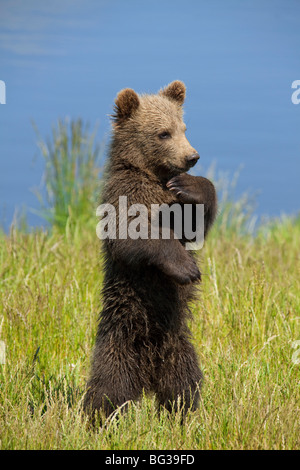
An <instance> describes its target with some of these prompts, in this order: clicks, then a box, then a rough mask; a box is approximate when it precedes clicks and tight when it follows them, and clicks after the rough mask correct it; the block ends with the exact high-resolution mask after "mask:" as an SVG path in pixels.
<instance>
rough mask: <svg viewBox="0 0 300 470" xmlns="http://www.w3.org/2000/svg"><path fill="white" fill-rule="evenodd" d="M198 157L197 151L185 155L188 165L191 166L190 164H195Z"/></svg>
mask: <svg viewBox="0 0 300 470" xmlns="http://www.w3.org/2000/svg"><path fill="white" fill-rule="evenodd" d="M199 158H200V155H199V154H198V153H193V154H192V155H189V156H188V157H186V161H187V164H188V165H189V167H190V168H192V166H194V165H196V163H197V161H198V160H199Z"/></svg>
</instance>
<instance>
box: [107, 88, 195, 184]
mask: <svg viewBox="0 0 300 470" xmlns="http://www.w3.org/2000/svg"><path fill="white" fill-rule="evenodd" d="M184 98H185V85H184V83H182V82H180V81H178V80H177V81H174V82H172V83H170V84H169V85H168V86H167V87H165V88H164V89H162V90H160V91H159V93H158V94H156V95H147V94H146V95H140V96H139V95H137V94H136V93H135V91H134V90H132V89H129V88H127V89H124V90H121V91H120V92H119V93H118V95H117V98H116V101H115V114H114V116H113V119H114V123H113V132H114V142H115V143H118V144H119V145H118V155H119V156H120V154H121V155H122V158H123V159H126V160H127V161H130V163H131V164H133V165H136V166H138V167H143V168H147V169H148V170H150V171H151V172H153V173H154V174H155V175H156V176H158V177H159V178H163V179H165V178H170V177H171V176H174V175H175V174H179V173H182V172H185V171H187V170H188V169H189V168H190V167H191V166H190V165H189V164H188V161H187V159H188V157H190V156H192V155H197V152H196V150H195V149H194V148H193V147H192V146H191V145H190V143H189V142H188V140H187V138H186V136H185V131H186V126H185V124H184V122H183V109H182V105H183V102H184ZM118 158H119V157H118Z"/></svg>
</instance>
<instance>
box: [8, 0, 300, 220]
mask: <svg viewBox="0 0 300 470" xmlns="http://www.w3.org/2000/svg"><path fill="white" fill-rule="evenodd" d="M299 20H300V2H299V1H298V0H289V1H286V0H277V1H276V0H265V1H261V0H260V1H259V0H251V1H250V0H243V1H241V0H226V2H225V1H224V0H223V1H222V0H210V1H208V0H200V1H199V0H194V1H193V0H187V1H186V2H183V1H182V0H172V1H170V0H164V1H162V0H160V1H158V0H151V1H147V0H145V1H134V0H128V1H124V0H123V1H121V0H111V1H101V0H100V1H99V0H98V1H96V0H60V1H58V0H53V1H51V2H41V1H39V0H27V1H26V2H25V1H22V0H11V1H9V2H8V1H7V0H0V80H3V81H4V82H5V84H6V104H1V105H0V159H1V160H0V161H1V164H0V220H4V222H5V226H6V227H7V226H8V225H9V224H10V223H11V221H12V218H13V215H14V213H15V210H16V208H21V207H22V206H26V207H27V208H38V206H39V205H38V202H37V199H36V197H35V196H34V194H33V193H32V192H31V189H32V188H33V187H37V186H39V185H40V184H41V179H42V174H43V160H42V157H41V156H40V154H39V150H38V147H37V144H36V141H37V138H36V134H35V132H34V130H33V126H32V121H34V122H35V123H36V125H37V127H38V129H39V131H40V134H41V135H42V137H44V138H46V137H47V136H50V134H51V127H52V125H53V124H54V123H55V122H56V121H57V119H58V118H59V117H65V116H69V117H71V118H78V117H81V118H82V119H83V120H84V121H88V122H89V123H90V124H91V126H92V127H93V125H94V124H95V123H96V122H97V123H98V133H97V140H98V141H101V140H102V139H103V138H104V137H105V136H106V138H107V136H108V135H109V118H108V115H109V114H110V113H111V111H112V105H113V100H114V98H115V96H116V94H117V92H118V91H119V90H120V89H121V88H124V87H131V88H134V89H135V90H136V91H137V92H156V91H157V90H159V89H160V88H161V87H162V86H164V85H166V84H167V83H169V82H171V81H172V80H174V79H181V80H183V81H184V82H185V83H186V86H187V99H186V104H185V113H186V114H185V120H186V123H187V127H188V133H187V136H188V138H189V140H190V142H191V144H192V145H193V146H194V147H195V148H196V149H197V150H198V151H199V153H200V155H201V160H200V163H201V167H202V171H203V172H205V171H206V170H207V168H209V167H210V165H211V164H212V162H214V163H215V165H216V168H217V170H218V171H222V172H223V171H224V172H227V173H228V174H229V175H233V174H234V173H235V171H236V170H237V169H238V168H240V167H241V166H242V170H241V173H240V176H239V179H238V184H237V190H236V191H237V194H240V193H242V192H244V191H250V192H252V193H256V192H258V193H259V195H258V197H257V209H256V212H257V214H258V215H262V214H266V215H269V216H274V215H280V214H281V213H287V214H293V213H297V212H298V211H299V210H300V184H299V176H300V133H299V131H300V104H293V103H292V101H291V96H292V93H293V91H295V90H293V89H292V88H291V85H292V82H293V81H294V80H299V79H300V27H299ZM299 96H300V95H299ZM28 220H29V223H30V224H31V225H38V224H42V223H43V220H42V219H40V218H39V217H37V216H36V215H33V214H31V213H30V212H28Z"/></svg>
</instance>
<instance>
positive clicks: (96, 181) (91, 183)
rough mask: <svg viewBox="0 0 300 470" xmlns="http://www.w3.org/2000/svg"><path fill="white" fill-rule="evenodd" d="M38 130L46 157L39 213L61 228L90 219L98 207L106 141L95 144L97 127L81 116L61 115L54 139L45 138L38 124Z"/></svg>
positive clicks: (39, 143) (39, 144)
mask: <svg viewBox="0 0 300 470" xmlns="http://www.w3.org/2000/svg"><path fill="white" fill-rule="evenodd" d="M35 128H36V126H35ZM36 132H37V135H38V146H39V148H40V151H41V154H42V156H43V158H44V161H45V174H44V185H45V187H44V188H42V191H41V190H37V189H36V190H35V194H36V196H37V197H38V200H39V202H40V205H41V209H40V210H39V211H38V214H39V215H40V216H42V217H43V218H44V219H46V220H47V221H48V222H49V224H50V225H51V226H54V227H56V228H57V229H58V230H59V231H64V230H65V228H66V225H67V224H68V225H69V226H71V227H74V225H75V224H76V223H77V224H78V223H81V224H82V225H84V224H86V223H90V221H91V219H92V217H93V215H94V212H95V210H96V207H97V198H98V197H99V191H100V175H101V171H102V166H101V164H102V159H103V145H97V144H95V134H96V131H95V130H94V131H93V132H92V133H91V132H90V131H89V127H88V126H87V125H86V124H84V123H83V122H82V120H81V119H78V120H75V121H74V120H72V121H70V120H67V119H65V120H62V119H59V120H58V122H57V125H56V126H53V128H52V136H51V138H50V139H49V138H48V139H46V140H43V139H42V138H41V136H40V134H39V132H38V130H37V128H36Z"/></svg>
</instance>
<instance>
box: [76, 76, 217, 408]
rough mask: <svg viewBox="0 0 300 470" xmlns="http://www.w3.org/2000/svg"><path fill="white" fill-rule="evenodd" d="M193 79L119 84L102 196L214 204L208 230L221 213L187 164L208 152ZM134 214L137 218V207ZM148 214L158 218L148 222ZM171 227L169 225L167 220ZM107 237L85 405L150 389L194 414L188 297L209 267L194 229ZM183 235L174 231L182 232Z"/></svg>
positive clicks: (195, 380)
mask: <svg viewBox="0 0 300 470" xmlns="http://www.w3.org/2000/svg"><path fill="white" fill-rule="evenodd" d="M185 91H186V90H185V85H184V84H183V83H182V82H181V81H174V82H172V83H171V84H169V85H168V86H167V87H166V88H164V89H163V90H161V91H160V92H159V93H158V94H156V95H141V96H140V95H137V94H136V93H135V92H134V91H133V90H131V89H124V90H122V91H120V92H119V94H118V96H117V98H116V101H115V114H114V115H113V133H112V141H111V146H110V154H109V160H108V168H107V175H106V180H105V186H104V191H103V195H102V202H103V203H106V204H111V205H113V206H114V207H115V210H116V215H117V217H116V218H117V221H116V225H117V227H118V226H119V223H120V220H119V216H121V214H120V211H119V197H120V196H126V197H127V204H128V207H130V206H131V205H132V204H137V203H138V204H143V205H144V206H145V207H146V208H147V209H148V214H149V217H150V215H151V205H152V204H158V205H161V204H167V205H168V206H171V205H172V204H174V203H177V204H180V206H181V207H182V209H183V210H184V205H185V204H189V207H192V208H193V207H196V204H204V234H205V235H206V234H207V232H208V230H209V228H210V227H211V225H212V223H213V221H214V218H215V215H216V205H217V204H216V192H215V188H214V186H213V184H212V183H211V182H210V181H209V180H207V179H206V178H203V177H201V176H198V177H196V176H191V175H189V174H187V173H186V172H187V171H188V170H189V169H190V168H191V167H192V166H194V165H195V163H196V162H197V160H198V159H199V155H198V153H197V152H196V150H195V149H194V148H193V147H192V146H191V145H190V143H189V142H188V140H187V138H186V136H185V131H186V127H185V124H184V122H183V109H182V106H183V103H184V99H185ZM128 219H130V217H129V216H128ZM147 222H148V221H147ZM160 229H161V227H160ZM170 234H171V235H170V237H169V238H168V239H165V238H159V239H151V237H150V236H149V237H148V238H147V239H146V238H142V237H140V238H137V237H136V239H132V238H130V237H125V236H117V237H116V238H111V239H109V238H107V239H105V240H104V241H103V251H104V259H105V264H104V272H105V277H104V285H103V292H102V299H103V306H102V312H101V317H100V322H99V326H98V332H97V337H96V344H95V348H94V355H93V360H92V370H91V376H90V379H89V381H88V384H87V391H86V395H85V402H84V408H85V410H86V411H87V412H94V411H95V410H99V411H100V410H101V412H104V414H105V415H106V416H108V415H109V414H110V413H112V412H113V410H115V409H116V407H118V406H120V405H122V404H124V403H125V402H127V401H128V400H136V399H138V398H140V397H141V395H142V392H143V391H144V392H145V393H147V392H154V393H155V395H156V397H157V401H158V404H159V405H162V406H164V407H166V408H167V409H168V410H172V408H173V407H175V409H177V407H178V404H179V403H180V409H181V411H182V412H183V413H186V411H187V410H188V409H192V410H194V409H195V408H196V407H197V403H198V400H199V389H200V385H201V381H202V373H201V370H200V369H199V366H198V361H197V357H196V353H195V350H194V347H193V346H192V344H191V342H190V331H189V329H188V326H187V320H188V318H189V315H190V311H189V307H188V303H189V301H191V300H192V299H193V298H194V297H195V291H196V287H197V284H198V282H199V281H200V278H201V275H200V271H199V269H198V267H197V264H196V261H195V254H194V253H193V252H192V251H189V250H187V249H186V248H185V245H186V243H188V242H189V241H190V240H187V239H186V238H185V237H184V236H182V238H181V239H178V238H176V237H175V236H174V233H173V234H172V227H171V230H170ZM172 235H173V236H172Z"/></svg>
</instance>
